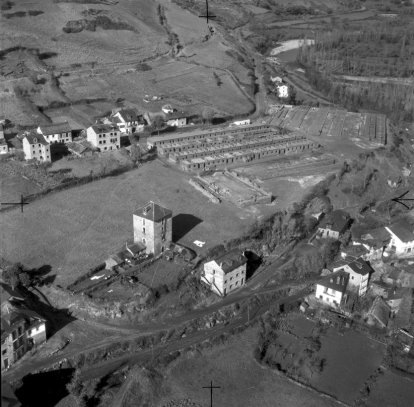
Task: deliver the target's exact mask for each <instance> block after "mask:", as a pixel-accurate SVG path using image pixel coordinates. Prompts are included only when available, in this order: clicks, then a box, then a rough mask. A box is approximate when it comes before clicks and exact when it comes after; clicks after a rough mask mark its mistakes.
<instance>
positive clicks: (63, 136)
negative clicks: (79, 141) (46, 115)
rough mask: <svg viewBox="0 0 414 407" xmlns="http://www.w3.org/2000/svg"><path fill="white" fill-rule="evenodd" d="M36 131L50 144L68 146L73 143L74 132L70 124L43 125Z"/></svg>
mask: <svg viewBox="0 0 414 407" xmlns="http://www.w3.org/2000/svg"><path fill="white" fill-rule="evenodd" d="M36 131H37V133H38V134H41V135H42V136H43V137H44V138H45V140H46V141H47V142H48V143H49V144H53V143H65V144H66V143H70V142H72V130H71V128H70V126H69V123H68V122H62V123H52V124H42V125H40V126H39V127H38V128H37V130H36Z"/></svg>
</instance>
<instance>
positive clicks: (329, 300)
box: [315, 270, 349, 308]
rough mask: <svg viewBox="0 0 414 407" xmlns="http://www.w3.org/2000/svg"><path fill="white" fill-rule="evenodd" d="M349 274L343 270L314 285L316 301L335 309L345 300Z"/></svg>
mask: <svg viewBox="0 0 414 407" xmlns="http://www.w3.org/2000/svg"><path fill="white" fill-rule="evenodd" d="M348 281H349V274H348V273H346V272H345V271H343V270H340V271H337V272H335V273H332V274H331V275H329V276H327V277H325V278H324V279H322V280H321V281H319V282H318V283H317V284H316V292H315V297H316V299H318V300H320V301H322V302H323V303H325V304H328V305H330V306H331V307H334V308H337V307H339V306H340V305H341V303H342V302H343V301H344V300H345V299H346V288H347V286H348Z"/></svg>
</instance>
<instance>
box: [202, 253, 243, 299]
mask: <svg viewBox="0 0 414 407" xmlns="http://www.w3.org/2000/svg"><path fill="white" fill-rule="evenodd" d="M246 267H247V259H246V257H245V256H244V255H243V253H241V252H240V251H239V250H238V249H234V250H232V251H230V252H228V253H226V254H224V255H222V256H220V257H218V258H216V259H214V260H212V261H209V262H207V263H204V270H203V273H202V275H201V281H202V282H204V283H206V284H207V285H208V286H209V287H210V289H211V290H212V291H213V292H215V293H216V294H218V295H221V296H224V295H226V294H228V293H230V292H231V291H233V290H235V289H237V288H240V287H242V286H243V285H244V284H245V283H246Z"/></svg>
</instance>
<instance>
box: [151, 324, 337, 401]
mask: <svg viewBox="0 0 414 407" xmlns="http://www.w3.org/2000/svg"><path fill="white" fill-rule="evenodd" d="M256 343H257V329H256V328H249V329H248V330H246V331H244V332H243V333H242V334H239V335H235V336H233V337H232V338H231V339H230V340H229V341H228V342H227V343H225V344H223V345H217V346H215V347H213V348H212V349H211V350H203V351H201V353H197V357H191V356H187V357H180V358H179V359H177V360H176V361H174V362H173V363H172V364H170V365H169V366H168V368H167V370H166V372H165V375H166V382H165V388H166V389H167V390H166V392H165V393H162V394H163V396H162V398H161V400H160V401H159V403H158V405H159V406H164V405H169V403H172V402H175V403H177V405H178V403H179V402H180V400H188V399H189V400H190V402H193V403H194V405H196V406H199V405H200V406H201V405H208V403H209V400H210V394H209V392H208V391H205V392H203V391H200V384H201V383H204V381H205V378H206V377H208V378H209V379H208V380H212V381H213V383H218V384H219V385H220V386H221V388H220V389H218V390H216V391H215V393H214V400H215V402H216V404H217V405H219V406H228V407H233V406H234V407H235V406H237V407H239V406H245V407H249V406H252V407H253V406H262V407H271V406H272V407H275V406H280V407H281V406H306V407H316V406H317V407H328V406H329V407H331V406H332V407H333V406H334V405H335V402H334V401H330V400H328V399H326V398H323V397H321V396H320V395H318V394H317V393H315V392H312V391H310V390H307V389H305V388H303V387H299V386H297V385H296V384H294V383H292V382H290V381H288V380H287V379H286V378H285V377H283V376H282V375H279V374H277V373H276V372H274V371H272V370H270V369H264V368H263V367H261V366H260V365H259V364H258V363H257V362H256V361H255V360H254V358H253V350H254V348H255V346H256ZM160 393H161V392H160Z"/></svg>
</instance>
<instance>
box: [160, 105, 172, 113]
mask: <svg viewBox="0 0 414 407" xmlns="http://www.w3.org/2000/svg"><path fill="white" fill-rule="evenodd" d="M161 110H162V111H163V112H164V113H165V114H169V113H173V112H174V109H173V107H172V106H171V105H164V106H163V107H162V108H161Z"/></svg>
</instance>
